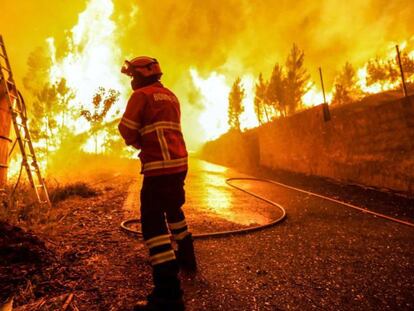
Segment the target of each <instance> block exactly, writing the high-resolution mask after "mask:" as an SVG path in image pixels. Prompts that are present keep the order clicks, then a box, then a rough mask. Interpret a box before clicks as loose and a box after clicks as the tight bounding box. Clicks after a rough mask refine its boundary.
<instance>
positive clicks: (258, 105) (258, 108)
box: [254, 73, 269, 124]
mask: <svg viewBox="0 0 414 311" xmlns="http://www.w3.org/2000/svg"><path fill="white" fill-rule="evenodd" d="M266 91H267V83H266V82H265V81H264V80H263V75H262V73H260V74H259V81H258V83H256V91H255V97H254V111H255V113H256V116H257V120H258V121H259V124H263V123H265V121H266V120H267V122H269V116H268V114H267V110H266V102H265V100H266ZM265 118H266V119H265Z"/></svg>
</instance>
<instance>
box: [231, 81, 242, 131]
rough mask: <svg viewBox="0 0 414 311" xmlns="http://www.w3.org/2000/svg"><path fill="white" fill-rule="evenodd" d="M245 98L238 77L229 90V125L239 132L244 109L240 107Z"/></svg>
mask: <svg viewBox="0 0 414 311" xmlns="http://www.w3.org/2000/svg"><path fill="white" fill-rule="evenodd" d="M244 96H245V90H244V88H243V86H242V84H241V79H240V78H239V77H238V78H237V79H236V80H235V81H234V83H233V86H232V88H231V91H230V94H229V108H228V116H229V125H230V128H231V129H234V130H238V131H240V115H241V114H242V112H243V110H244V108H243V105H242V101H243V98H244Z"/></svg>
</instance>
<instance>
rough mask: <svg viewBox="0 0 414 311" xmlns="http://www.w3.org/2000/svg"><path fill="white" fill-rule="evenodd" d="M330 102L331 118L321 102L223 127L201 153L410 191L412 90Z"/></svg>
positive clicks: (238, 163) (413, 183)
mask: <svg viewBox="0 0 414 311" xmlns="http://www.w3.org/2000/svg"><path fill="white" fill-rule="evenodd" d="M325 108H326V106H325ZM329 108H330V118H327V117H326V110H325V111H324V105H320V106H316V107H313V108H311V109H309V110H306V111H303V112H300V113H297V114H295V115H292V116H290V117H287V118H281V119H277V120H275V121H273V122H270V123H267V124H265V125H263V126H261V127H259V128H256V129H253V130H249V131H247V132H245V133H238V132H230V133H227V134H225V135H223V136H222V137H220V138H218V139H217V140H215V141H212V142H209V143H207V144H206V145H205V147H204V149H203V151H202V156H203V157H204V158H206V159H207V160H209V161H213V162H216V163H220V164H225V165H229V166H233V167H249V168H254V167H255V166H261V167H264V168H268V169H273V170H279V169H282V170H286V171H291V172H295V173H303V174H307V175H315V176H322V177H328V178H332V179H335V180H339V181H341V182H344V183H353V184H360V185H364V186H370V187H375V188H379V189H390V190H393V191H397V192H404V193H407V194H409V195H414V96H411V97H410V98H409V100H407V99H394V100H387V101H384V100H380V99H378V100H375V101H372V100H370V101H362V102H357V103H352V104H349V105H344V106H339V107H329Z"/></svg>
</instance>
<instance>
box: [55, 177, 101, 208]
mask: <svg viewBox="0 0 414 311" xmlns="http://www.w3.org/2000/svg"><path fill="white" fill-rule="evenodd" d="M98 194H99V192H98V191H97V190H96V189H94V188H92V187H91V186H89V185H88V184H87V183H84V182H76V183H73V184H67V185H64V186H58V187H56V188H55V189H52V190H51V191H50V194H49V196H50V200H51V202H52V203H57V202H60V201H63V200H66V199H67V198H69V197H71V196H80V197H82V198H90V197H94V196H96V195H98Z"/></svg>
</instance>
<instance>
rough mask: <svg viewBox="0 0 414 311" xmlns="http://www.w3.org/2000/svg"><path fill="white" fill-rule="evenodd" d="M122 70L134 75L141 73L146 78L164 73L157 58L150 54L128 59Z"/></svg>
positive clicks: (131, 75)
mask: <svg viewBox="0 0 414 311" xmlns="http://www.w3.org/2000/svg"><path fill="white" fill-rule="evenodd" d="M121 72H122V73H124V74H126V75H128V76H130V77H134V76H137V75H140V76H142V77H144V78H146V77H151V76H160V77H161V75H162V71H161V67H160V64H159V63H158V61H157V60H156V59H155V58H152V57H148V56H138V57H135V58H134V59H132V60H130V61H128V60H126V61H125V63H124V65H123V66H122V68H121Z"/></svg>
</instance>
